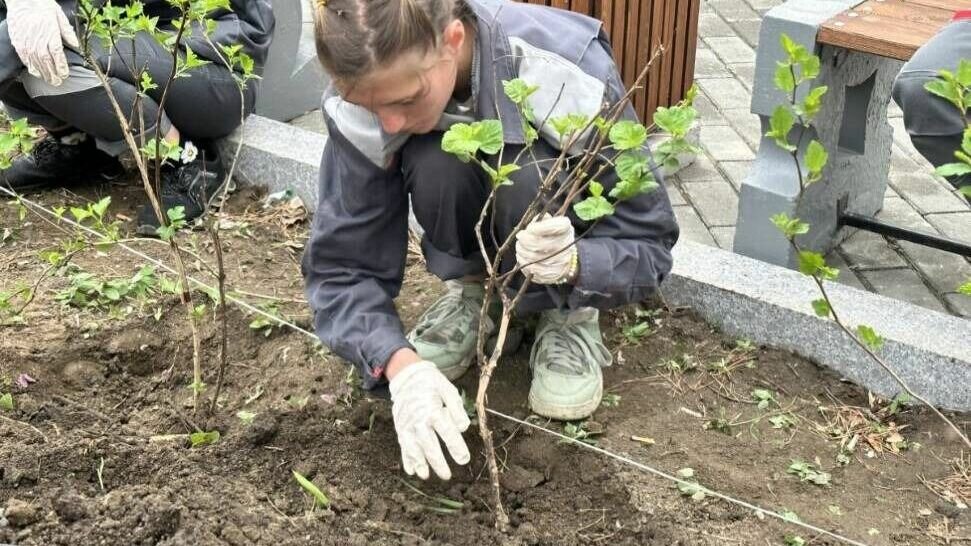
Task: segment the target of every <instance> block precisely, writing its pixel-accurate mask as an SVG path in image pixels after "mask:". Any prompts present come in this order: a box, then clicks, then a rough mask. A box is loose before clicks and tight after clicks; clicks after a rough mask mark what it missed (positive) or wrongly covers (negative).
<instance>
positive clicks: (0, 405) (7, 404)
mask: <svg viewBox="0 0 971 546" xmlns="http://www.w3.org/2000/svg"><path fill="white" fill-rule="evenodd" d="M0 410H3V411H13V395H12V394H10V393H9V392H7V393H4V394H2V395H0Z"/></svg>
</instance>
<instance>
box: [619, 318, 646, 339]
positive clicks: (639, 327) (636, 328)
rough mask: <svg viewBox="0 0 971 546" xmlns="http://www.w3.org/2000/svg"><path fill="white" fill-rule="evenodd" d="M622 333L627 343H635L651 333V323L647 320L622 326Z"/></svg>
mask: <svg viewBox="0 0 971 546" xmlns="http://www.w3.org/2000/svg"><path fill="white" fill-rule="evenodd" d="M622 333H623V336H624V340H626V341H627V343H628V344H630V345H636V344H637V343H639V342H640V341H641V340H642V339H644V337H646V336H647V335H648V334H650V333H651V325H650V324H648V323H647V321H641V322H637V323H634V324H628V325H626V326H624V328H623V330H622Z"/></svg>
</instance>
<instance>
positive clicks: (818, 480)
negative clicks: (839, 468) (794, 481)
mask: <svg viewBox="0 0 971 546" xmlns="http://www.w3.org/2000/svg"><path fill="white" fill-rule="evenodd" d="M786 472H788V473H789V474H795V475H796V476H799V479H800V480H802V481H804V482H812V483H814V484H816V485H829V480H830V478H831V476H830V474H829V472H823V471H822V470H818V469H817V468H816V466H815V465H813V464H812V463H807V462H805V461H800V460H798V459H796V460H793V461H792V464H790V465H789V468H788V469H787V470H786Z"/></svg>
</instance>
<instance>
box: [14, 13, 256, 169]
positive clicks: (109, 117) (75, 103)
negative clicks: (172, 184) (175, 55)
mask: <svg viewBox="0 0 971 546" xmlns="http://www.w3.org/2000/svg"><path fill="white" fill-rule="evenodd" d="M0 17H3V15H2V14H0ZM92 40H93V41H94V42H95V43H92V44H91V48H92V51H93V55H92V57H93V59H94V61H95V62H97V63H98V66H99V67H100V68H101V70H102V71H104V73H105V74H106V75H107V76H108V78H109V83H110V85H111V89H112V92H113V94H114V96H115V98H116V99H117V100H118V103H119V105H120V106H121V110H122V111H123V112H124V113H125V115H126V117H128V122H129V124H130V126H131V128H132V132H133V133H135V134H136V135H137V134H139V133H142V132H144V133H145V134H146V140H148V139H151V138H153V137H154V135H155V130H156V129H155V126H156V123H158V124H159V125H160V130H161V133H160V134H162V135H164V134H165V133H166V132H168V130H169V129H170V128H171V127H172V126H175V128H177V129H178V130H179V132H180V133H181V134H182V135H183V138H186V139H189V140H196V141H205V140H211V139H216V138H221V137H224V136H226V135H228V134H229V133H231V132H232V131H233V130H234V129H235V128H236V127H238V126H239V125H240V123H241V122H242V117H243V116H242V114H244V113H245V114H249V113H250V112H252V110H253V106H254V104H255V102H256V93H257V86H256V85H255V83H256V82H255V80H253V81H250V82H249V84H248V85H247V88H246V89H245V90H244V92H243V94H242V96H241V95H240V92H239V87H238V85H237V83H236V81H235V80H234V79H233V74H232V72H230V70H229V69H228V68H226V67H225V66H222V65H220V64H218V63H209V64H207V65H205V66H202V67H199V68H194V69H192V70H191V71H189V72H188V74H189V75H188V77H182V78H178V79H176V80H175V81H174V82H173V83H172V85H171V86H170V89H169V92H168V96H167V97H166V99H165V106H164V112H160V109H159V101H160V100H161V97H162V92H163V89H164V87H165V85H164V83H165V82H167V81H168V80H169V77H170V74H171V71H172V56H171V53H169V52H168V51H166V50H165V49H164V48H163V47H162V46H160V45H159V44H158V43H157V42H156V41H155V39H154V38H152V37H151V36H150V35H148V34H144V33H142V34H139V35H137V36H135V38H133V39H124V40H119V41H118V42H117V45H116V47H115V49H114V50H113V51H110V52H109V51H108V50H107V49H106V48H105V47H104V46H103V45H102V44H100V43H99V42H100V41H99V40H97V38H92ZM67 59H68V64H69V65H70V76H69V77H68V78H67V80H65V82H64V83H63V84H61V85H60V86H58V87H54V86H52V85H49V84H47V83H46V82H44V81H43V80H41V79H40V78H36V77H34V76H31V75H29V74H28V73H27V70H26V68H25V67H24V66H23V64H22V63H21V62H20V59H19V58H18V57H17V55H16V52H15V51H14V49H13V46H12V45H11V44H10V38H9V35H8V33H7V22H6V21H5V20H3V21H0V101H2V102H3V105H4V107H5V108H6V110H7V112H8V113H9V114H10V116H11V117H12V118H14V119H18V118H22V117H26V118H27V119H28V121H29V122H30V123H32V124H34V125H40V126H42V127H45V128H48V129H56V130H64V129H68V128H70V129H76V130H79V131H82V132H84V133H87V134H89V135H91V136H93V137H95V140H96V142H97V143H98V147H99V148H100V149H101V150H103V151H105V152H107V153H109V154H111V155H119V154H121V153H122V152H124V151H126V150H127V146H126V144H125V141H124V134H123V133H122V130H121V125H120V124H119V123H118V120H117V117H116V115H115V112H114V109H113V108H112V105H111V103H110V101H109V98H108V94H107V92H106V91H105V90H104V88H103V87H102V85H101V82H100V81H99V80H98V77H97V75H96V74H95V72H94V70H93V69H92V68H91V67H90V66H89V65H88V64H87V63H86V62H85V60H84V58H83V57H82V56H81V55H80V54H79V53H77V52H74V51H67ZM141 70H144V71H146V72H147V73H148V74H150V75H151V77H152V80H153V81H154V82H155V83H156V84H157V85H158V87H157V88H156V89H153V90H150V91H148V92H147V95H148V96H147V97H143V98H142V99H141V100H140V101H137V102H140V107H139V108H136V107H135V105H136V104H137V102H136V99H137V97H138V90H139V87H138V81H137V77H136V76H135V74H137V73H138V72H139V71H141ZM139 110H140V112H139ZM142 121H144V127H143V126H142Z"/></svg>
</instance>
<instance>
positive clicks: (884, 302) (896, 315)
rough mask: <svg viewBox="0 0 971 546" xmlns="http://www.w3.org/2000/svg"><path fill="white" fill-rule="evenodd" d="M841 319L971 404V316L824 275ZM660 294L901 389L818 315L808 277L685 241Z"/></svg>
mask: <svg viewBox="0 0 971 546" xmlns="http://www.w3.org/2000/svg"><path fill="white" fill-rule="evenodd" d="M826 286H827V291H828V292H829V294H830V298H831V299H832V301H833V307H834V308H835V309H836V311H837V313H839V315H840V317H841V319H842V320H843V321H844V323H846V324H848V325H850V326H851V327H856V326H857V325H859V324H866V325H869V326H872V327H873V328H874V329H875V330H876V331H877V332H878V333H879V334H880V335H881V336H883V338H884V339H885V340H886V343H885V345H884V347H883V348H882V349H881V350H880V351H879V354H880V356H882V357H883V358H884V361H885V362H887V363H888V364H889V365H890V366H891V367H892V368H893V369H894V371H896V373H897V374H899V375H900V376H901V377H902V378H903V379H904V381H906V382H907V384H908V385H909V386H910V387H911V388H912V389H913V390H914V391H915V392H916V393H918V394H919V395H921V396H922V397H924V398H926V399H927V400H928V401H930V402H931V403H932V404H934V405H936V406H939V407H942V408H946V409H951V410H960V411H968V410H971V321H968V320H964V319H960V318H957V317H953V316H950V315H944V314H942V313H938V312H936V311H931V310H928V309H924V308H922V307H918V306H916V305H913V304H910V303H906V302H903V301H899V300H894V299H891V298H887V297H884V296H880V295H878V294H872V293H870V292H865V291H862V290H858V289H856V288H852V287H849V286H845V285H841V284H836V283H827V285H826ZM663 292H664V296H665V298H666V300H667V301H668V303H669V304H671V305H675V306H686V307H691V308H693V309H694V310H695V311H697V312H698V313H699V314H700V315H701V316H702V317H704V318H705V320H707V321H708V322H710V323H711V324H712V325H714V326H717V327H718V328H720V329H721V330H723V331H724V332H726V333H728V334H730V335H735V336H741V337H745V338H748V339H750V340H752V341H755V342H757V343H760V344H765V345H770V346H773V347H776V348H780V349H787V350H791V351H793V352H795V353H797V354H799V355H801V356H804V357H806V358H809V359H811V360H813V361H815V362H817V363H819V364H823V365H825V366H827V367H829V368H832V369H833V370H836V371H837V372H838V373H840V374H842V375H844V376H845V377H847V378H848V379H850V380H852V381H853V382H855V383H857V384H860V385H862V386H864V387H866V388H868V389H870V390H872V391H873V392H875V393H877V394H880V395H882V396H886V397H892V396H894V395H896V394H897V393H899V392H901V391H902V389H901V388H900V386H899V385H898V384H897V382H896V381H894V380H893V378H892V377H891V376H890V375H889V374H888V373H887V372H886V371H884V370H883V369H882V368H881V367H880V366H879V365H878V364H876V363H875V362H874V361H873V360H872V359H870V357H869V356H868V355H866V353H865V352H864V351H863V350H862V349H860V348H859V347H858V346H857V345H856V344H855V342H854V341H853V340H852V339H850V337H849V336H847V335H846V334H845V333H844V332H843V331H842V330H840V328H839V327H838V326H837V325H836V324H835V323H834V322H832V321H831V320H826V319H822V318H819V317H817V316H816V314H815V313H814V312H813V310H812V306H811V303H810V302H812V300H814V299H818V298H819V297H820V296H819V291H818V289H817V288H816V286H815V284H814V283H813V281H812V280H811V279H809V278H808V277H805V276H803V275H802V274H800V273H798V272H796V271H792V270H790V269H787V268H783V267H779V266H773V265H770V264H767V263H764V262H761V261H758V260H753V259H751V258H746V257H744V256H740V255H738V254H733V253H731V252H728V251H725V250H721V249H718V248H712V247H709V246H705V245H701V244H698V243H692V242H690V241H683V242H680V243H678V245H677V246H676V247H675V249H674V270H673V271H672V274H671V277H670V278H669V279H668V280H667V282H666V284H665V286H664V289H663Z"/></svg>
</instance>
